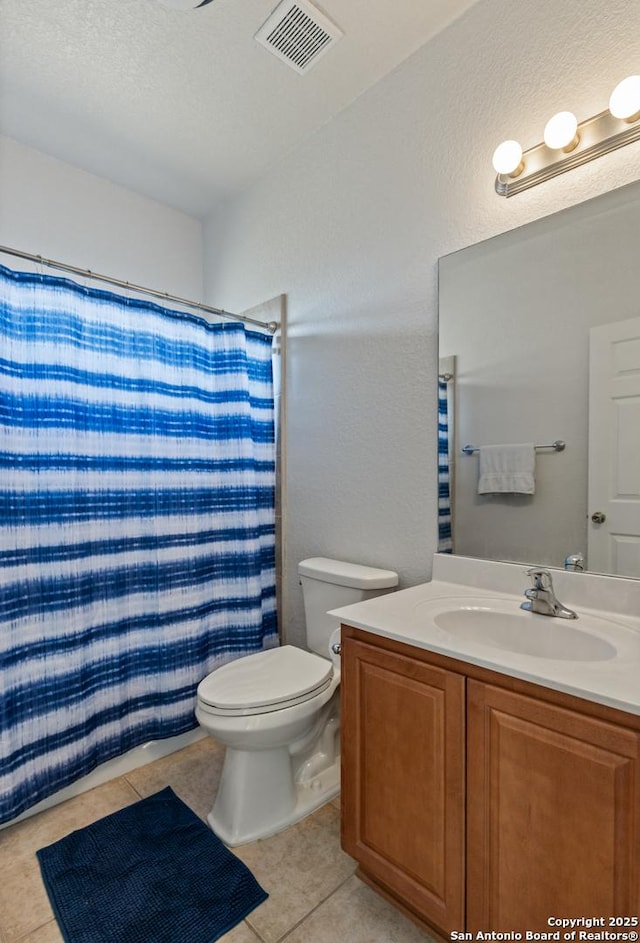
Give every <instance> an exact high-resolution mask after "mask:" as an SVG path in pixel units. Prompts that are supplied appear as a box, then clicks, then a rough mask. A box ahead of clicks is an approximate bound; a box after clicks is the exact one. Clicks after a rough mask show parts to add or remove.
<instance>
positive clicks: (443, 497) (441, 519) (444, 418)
mask: <svg viewBox="0 0 640 943" xmlns="http://www.w3.org/2000/svg"><path fill="white" fill-rule="evenodd" d="M450 488H451V484H450V473H449V384H448V382H447V381H446V380H442V379H439V380H438V550H439V551H440V553H451V552H452V549H453V543H452V540H451V495H450Z"/></svg>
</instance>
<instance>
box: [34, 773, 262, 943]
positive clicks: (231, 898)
mask: <svg viewBox="0 0 640 943" xmlns="http://www.w3.org/2000/svg"><path fill="white" fill-rule="evenodd" d="M36 854H37V856H38V860H39V862H40V870H41V872H42V878H43V881H44V884H45V887H46V889H47V893H48V895H49V900H50V901H51V904H52V907H53V910H54V913H55V915H56V919H57V921H58V925H59V927H60V930H61V932H62V935H63V937H64V939H65V941H66V943H214V940H217V939H218V938H219V937H221V936H222V935H223V934H224V933H227V932H228V931H229V930H231V928H232V927H234V926H235V925H236V924H237V923H240V921H241V920H242V919H243V918H244V917H246V916H247V914H249V913H251V911H252V910H253V909H254V908H255V907H257V906H258V904H261V903H262V902H263V901H264V900H266V899H267V897H268V894H267V893H266V892H265V891H264V890H263V889H262V888H261V887H260V885H259V884H258V882H257V881H256V879H255V878H254V876H253V874H252V873H251V871H249V869H248V868H247V867H246V865H245V864H244V863H243V862H242V861H240V859H239V858H237V857H236V856H235V855H234V854H232V853H231V852H230V851H229V850H228V848H226V846H225V845H223V843H222V842H221V841H220V839H219V838H218V837H217V836H216V835H214V834H213V832H212V831H211V830H210V829H209V828H208V827H207V826H206V825H205V823H204V822H202V821H201V820H200V819H199V818H198V817H197V815H195V813H193V812H192V811H191V809H189V808H188V807H187V806H186V805H185V804H184V803H183V802H182V801H181V800H180V799H178V797H177V796H176V795H175V793H174V792H173V790H172V789H169V788H167V789H163V790H162V792H158V793H156V794H155V795H154V796H149V798H148V799H142V800H141V801H140V802H136V803H134V804H133V805H131V806H128V807H127V808H125V809H121V810H120V811H119V812H114V813H113V815H108V816H107V817H106V818H104V819H100V820H99V821H97V822H94V823H93V824H92V825H89V826H87V827H86V828H83V829H80V830H79V831H77V832H72V833H71V834H70V835H67V836H66V838H63V839H62V840H61V841H58V842H56V843H55V844H54V845H49V846H48V847H47V848H41V849H40V850H39V851H38V852H36Z"/></svg>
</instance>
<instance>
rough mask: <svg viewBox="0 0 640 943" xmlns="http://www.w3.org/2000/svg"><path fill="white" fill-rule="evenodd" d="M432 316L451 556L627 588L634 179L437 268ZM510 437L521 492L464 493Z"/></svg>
mask: <svg viewBox="0 0 640 943" xmlns="http://www.w3.org/2000/svg"><path fill="white" fill-rule="evenodd" d="M439 308H440V358H441V364H443V363H444V364H446V368H447V374H448V375H449V376H450V379H449V380H448V383H447V388H448V394H449V400H450V402H449V413H450V430H449V435H450V444H449V448H450V457H451V483H450V487H451V504H452V531H453V552H454V553H458V554H462V555H465V556H471V557H481V558H483V559H489V560H504V561H513V562H519V563H535V564H546V565H549V566H560V567H561V566H563V564H564V561H565V559H566V557H567V556H569V555H571V554H576V553H579V552H580V553H582V554H583V555H584V557H585V569H589V570H590V571H594V572H599V573H608V574H616V575H619V576H625V577H631V578H636V579H640V181H639V182H637V183H634V184H631V185H629V186H626V187H623V188H620V189H618V190H614V191H612V192H610V193H607V194H605V195H603V196H600V197H596V198H595V199H592V200H589V201H587V202H585V203H582V204H580V205H578V206H574V207H572V208H570V209H568V210H563V211H562V212H560V213H557V214H555V215H552V216H549V217H545V218H544V219H541V220H537V221H536V222H533V223H530V224H529V225H527V226H523V227H521V228H519V229H516V230H513V231H511V232H507V233H504V234H503V235H500V236H497V237H495V238H493V239H489V240H487V241H486V242H483V243H479V244H478V245H474V246H470V247H469V248H467V249H463V250H461V251H459V252H455V253H453V254H451V255H449V256H446V257H444V258H442V259H440V263H439ZM557 440H561V441H563V442H564V443H565V448H564V449H563V450H562V451H557V450H555V449H554V448H552V447H547V446H552V444H553V443H554V442H556V441H557ZM516 443H534V444H535V445H536V446H539V448H537V449H536V452H535V493H534V494H479V493H478V464H479V452H478V451H467V452H463V451H462V449H463V448H464V447H465V446H473V447H474V449H477V448H479V447H481V446H486V445H503V444H516ZM485 454H486V453H485Z"/></svg>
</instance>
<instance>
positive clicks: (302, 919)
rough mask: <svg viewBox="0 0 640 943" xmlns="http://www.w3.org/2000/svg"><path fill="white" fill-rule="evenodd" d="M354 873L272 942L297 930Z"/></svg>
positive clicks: (280, 940) (349, 878) (351, 875)
mask: <svg viewBox="0 0 640 943" xmlns="http://www.w3.org/2000/svg"><path fill="white" fill-rule="evenodd" d="M354 875H355V871H354V872H353V874H350V875H349V877H348V878H345V879H344V881H340V883H339V884H337V885H336V887H334V889H333V890H332V891H330V892H329V893H328V894H327V896H326V897H323V899H322V900H321V901H318V903H317V904H316V905H315V907H312V908H311V910H310V911H309V913H307V914H305V915H304V917H302V918H301V919H300V920H298V922H297V923H296V924H294V925H293V926H292V927H290V928H289V929H288V930H287V931H286V932H285V933H283V934H282V936H279V937H278V939H277V940H275V941H274V943H283V941H284V940H286V939H287V937H288V936H290V935H291V934H292V933H293V932H294V930H297V929H298V927H301V926H302V924H303V923H304V922H305V920H308V919H309V917H310V916H311V915H312V914H314V913H315V912H316V910H317V909H318V908H319V907H322V905H323V904H326V902H327V901H328V900H329V898H330V897H333V895H334V894H336V893H337V892H338V891H339V890H340V889H341V888H342V887H344V885H345V884H346V883H347V881H350V880H351V878H352V877H354ZM251 929H252V930H253V927H251ZM255 932H257V931H255ZM260 939H261V940H262V941H263V943H267V941H266V940H264V938H263V937H260Z"/></svg>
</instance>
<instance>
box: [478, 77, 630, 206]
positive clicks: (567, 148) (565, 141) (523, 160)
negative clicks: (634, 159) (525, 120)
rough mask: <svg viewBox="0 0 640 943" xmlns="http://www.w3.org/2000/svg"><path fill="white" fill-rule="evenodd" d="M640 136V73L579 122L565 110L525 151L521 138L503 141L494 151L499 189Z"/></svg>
mask: <svg viewBox="0 0 640 943" xmlns="http://www.w3.org/2000/svg"><path fill="white" fill-rule="evenodd" d="M639 140H640V75H630V76H628V78H626V79H623V81H622V82H620V83H619V84H618V85H617V86H616V87H615V89H614V90H613V92H612V93H611V97H610V99H609V107H608V109H607V110H606V111H602V112H600V114H597V115H594V116H593V118H587V119H586V120H585V121H581V122H580V123H578V121H577V119H576V117H575V115H574V114H572V113H571V112H570V111H561V112H559V113H558V114H557V115H554V116H553V118H551V119H550V120H549V121H548V122H547V124H546V127H545V129H544V141H543V143H542V144H536V146H535V147H531V148H529V150H527V151H524V152H523V150H522V147H521V146H520V144H518V142H517V141H503V143H502V144H500V145H499V146H498V147H497V148H496V150H495V152H494V155H493V167H494V170H495V171H496V173H497V175H498V176H497V177H496V193H498V194H499V195H500V196H506V197H509V196H513V195H514V194H516V193H520V191H521V190H527V189H528V188H529V187H535V186H536V185H537V184H539V183H543V182H544V181H545V180H550V179H551V177H556V176H558V174H563V173H565V172H566V171H567V170H573V168H574V167H580V166H581V165H582V164H586V163H588V162H589V161H591V160H595V158H596V157H601V156H602V155H603V154H608V153H609V152H610V151H615V150H617V149H618V148H619V147H623V146H624V145H625V144H631V143H632V142H633V141H639Z"/></svg>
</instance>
